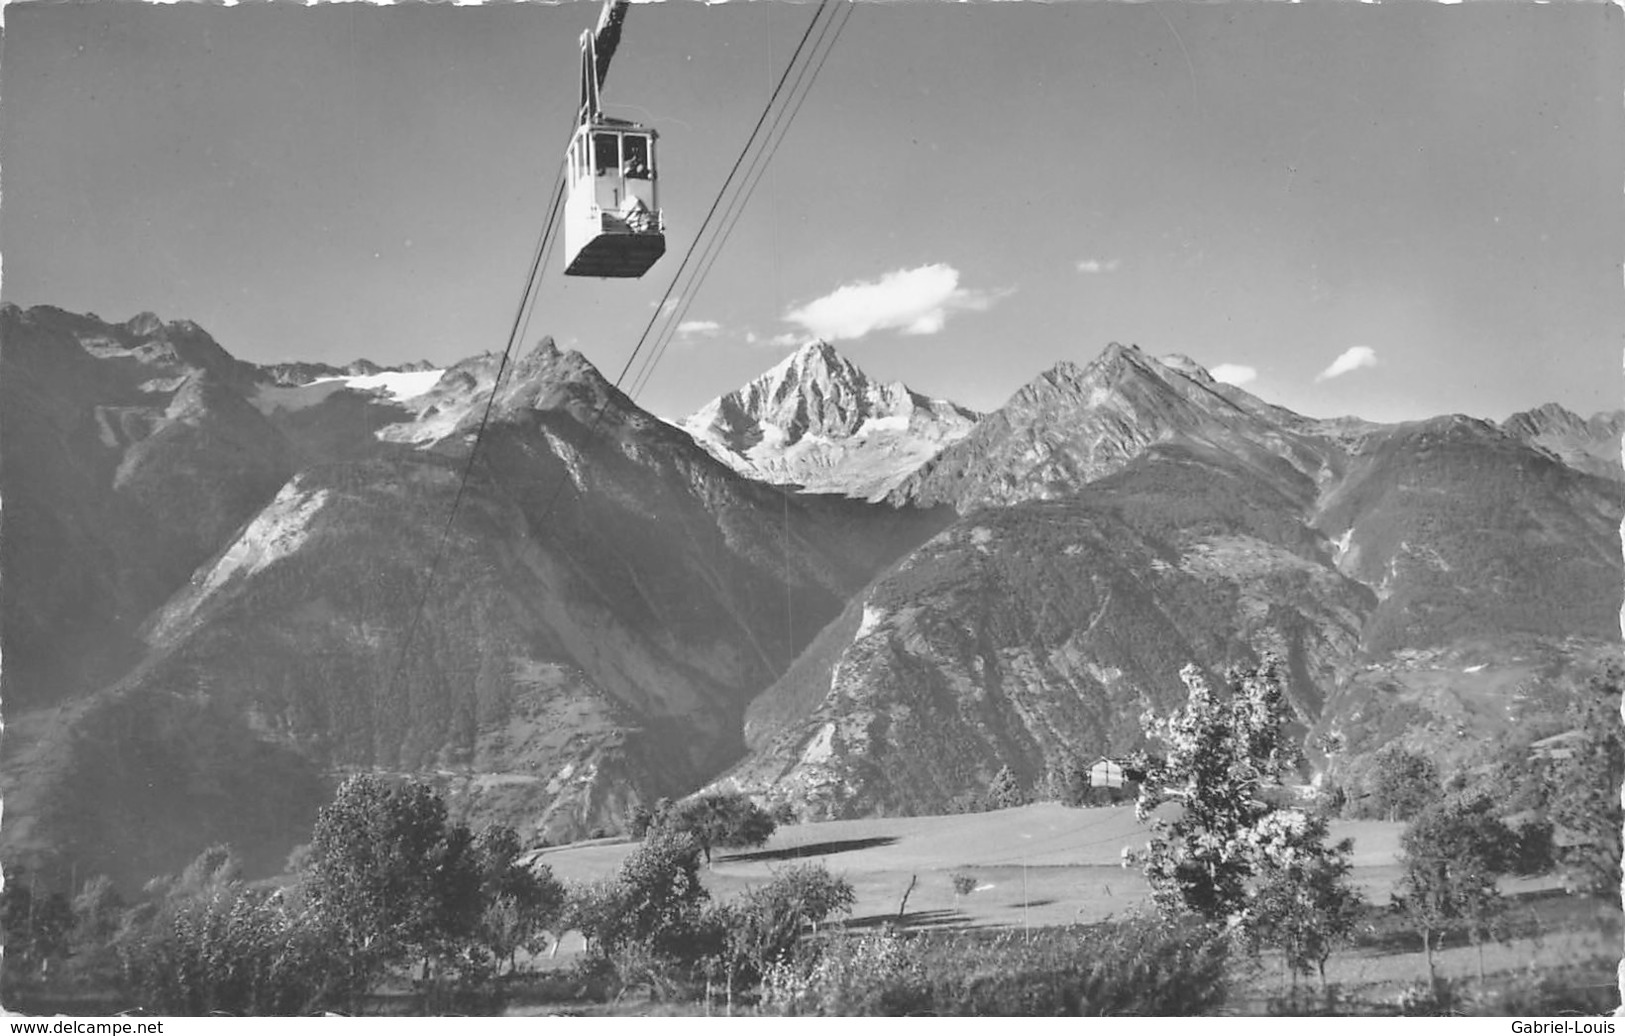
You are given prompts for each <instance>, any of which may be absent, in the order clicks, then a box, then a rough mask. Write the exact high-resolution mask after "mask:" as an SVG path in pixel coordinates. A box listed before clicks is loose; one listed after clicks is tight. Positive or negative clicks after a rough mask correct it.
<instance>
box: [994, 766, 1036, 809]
mask: <svg viewBox="0 0 1625 1036" xmlns="http://www.w3.org/2000/svg"><path fill="white" fill-rule="evenodd" d="M1026 802H1027V796H1026V795H1024V794H1022V791H1021V784H1020V782H1019V781H1017V780H1016V774H1015V771H1014V770H1012V769H1010V767H1008V766H1001V767H999V771H998V772H997V773H995V774H994V775H993V780H991V781H989V782H988V786H987V794H986V795H985V796H984V797H983V803H984V807H985V808H986V809H990V810H992V809H1009V808H1010V807H1012V806H1021V805H1025V804H1026Z"/></svg>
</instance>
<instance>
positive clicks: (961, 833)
mask: <svg viewBox="0 0 1625 1036" xmlns="http://www.w3.org/2000/svg"><path fill="white" fill-rule="evenodd" d="M1404 827H1405V825H1404V824H1401V823H1389V822H1386V821H1370V820H1367V821H1336V822H1333V824H1332V825H1331V836H1332V839H1333V840H1340V839H1342V838H1352V839H1353V840H1354V853H1353V863H1354V875H1353V877H1354V881H1355V884H1356V885H1358V886H1359V888H1360V889H1361V891H1362V892H1363V893H1364V894H1365V897H1366V899H1367V901H1368V902H1370V903H1372V904H1373V905H1375V906H1379V907H1380V906H1384V905H1386V904H1387V903H1388V902H1389V897H1390V893H1391V892H1392V891H1393V887H1394V883H1395V882H1396V881H1397V880H1398V879H1399V876H1400V868H1399V865H1398V863H1397V856H1398V852H1399V838H1400V835H1401V833H1402V832H1403V831H1404ZM1146 835H1147V829H1146V828H1145V827H1144V826H1143V825H1141V824H1139V823H1138V822H1137V821H1136V820H1135V818H1134V807H1133V806H1132V805H1122V806H1112V807H1101V808H1085V809H1069V808H1067V807H1064V806H1060V805H1057V804H1055V803H1040V804H1035V805H1030V806H1022V807H1018V808H1015V809H1006V810H999V811H996V812H990V813H972V814H956V815H952V816H936V817H892V818H875V819H867V820H843V821H831V822H825V823H817V824H798V825H793V826H789V827H784V828H781V829H780V830H779V831H777V832H776V833H775V834H774V835H773V837H772V838H771V839H769V841H768V842H767V843H766V844H765V845H763V846H761V847H759V848H756V849H748V850H718V851H717V852H716V854H715V860H714V863H713V866H712V867H711V868H710V869H709V870H706V871H703V872H702V877H703V880H704V881H705V883H706V885H707V886H708V887H709V889H710V890H711V893H712V895H713V896H714V897H717V898H723V899H725V898H727V897H729V896H731V895H733V894H735V893H736V892H738V891H739V890H740V889H743V888H745V887H747V886H749V885H752V884H756V883H759V882H763V881H766V880H768V879H770V878H771V877H772V875H773V874H774V872H775V871H778V870H781V869H783V868H785V867H790V866H795V865H798V864H802V863H822V864H823V865H824V866H825V867H827V868H828V869H829V871H830V872H831V873H833V874H836V875H839V876H841V877H844V878H845V879H846V880H848V881H850V882H851V883H852V886H853V888H854V890H855V892H856V904H855V906H854V908H853V911H852V914H851V916H850V918H849V919H848V921H847V925H848V927H860V928H861V927H868V926H873V925H877V924H880V923H883V922H884V921H887V920H890V919H892V918H895V917H896V916H897V912H898V906H899V902H900V900H901V899H902V896H903V893H904V891H905V890H906V889H908V887H909V883H910V881H911V880H912V879H914V878H916V877H917V878H918V882H917V884H916V885H915V887H914V890H913V892H912V893H910V895H909V897H908V906H907V917H906V921H907V924H908V926H909V927H910V928H914V929H925V928H1013V929H1019V928H1021V927H1022V926H1023V925H1028V926H1032V927H1039V926H1046V925H1066V924H1073V923H1079V922H1082V923H1088V922H1094V921H1101V920H1105V919H1106V918H1108V917H1111V916H1114V915H1122V914H1125V913H1128V912H1130V911H1132V910H1135V909H1144V910H1149V909H1150V894H1149V890H1148V888H1147V886H1146V883H1145V881H1144V879H1143V878H1142V877H1141V876H1140V874H1139V871H1138V869H1137V868H1130V869H1125V868H1124V867H1123V866H1122V865H1121V854H1122V850H1123V848H1124V847H1125V846H1134V847H1138V846H1142V845H1144V844H1145V840H1146ZM638 844H639V843H636V842H629V841H621V840H615V841H599V842H591V843H581V844H576V845H571V846H562V847H559V848H555V849H547V850H544V851H543V852H542V853H541V854H540V855H539V857H538V858H539V859H540V861H541V862H543V863H546V864H547V865H548V866H550V867H551V868H552V869H553V873H554V874H555V875H557V876H558V877H560V878H561V879H564V880H567V881H584V880H589V879H593V878H599V877H609V876H611V875H612V874H613V873H614V872H615V871H616V870H617V869H618V868H619V867H620V864H621V861H622V860H624V859H625V858H626V857H627V856H628V855H629V854H630V853H632V852H633V851H634V850H635V849H636V848H637V846H638ZM955 874H968V875H970V876H972V877H974V878H975V879H976V881H977V888H976V891H975V892H972V893H970V894H969V895H965V896H955V894H954V891H953V885H952V878H953V876H954V875H955ZM1558 885H1559V883H1558V881H1557V880H1556V879H1555V878H1551V877H1542V878H1518V879H1506V880H1504V881H1503V882H1502V891H1503V892H1504V893H1505V894H1506V895H1507V897H1508V899H1509V906H1508V911H1507V917H1508V921H1509V924H1510V925H1511V926H1512V928H1513V929H1514V930H1513V932H1512V933H1511V935H1510V937H1509V938H1508V939H1507V940H1506V941H1504V942H1499V943H1492V944H1489V945H1487V946H1486V947H1485V951H1484V969H1485V972H1486V975H1487V976H1488V982H1487V986H1488V987H1490V988H1498V987H1501V986H1509V985H1511V984H1513V982H1514V981H1515V980H1524V979H1526V978H1527V977H1528V976H1530V975H1532V974H1542V975H1548V976H1554V977H1555V978H1554V981H1556V982H1558V983H1559V984H1561V985H1562V986H1563V987H1564V988H1566V989H1572V990H1573V991H1574V993H1573V995H1574V997H1575V1002H1576V1003H1581V1002H1589V1001H1587V1000H1586V998H1587V997H1592V998H1596V997H1602V998H1606V997H1607V996H1608V995H1610V994H1609V989H1610V988H1611V982H1612V978H1613V969H1614V961H1616V960H1618V958H1619V956H1620V921H1619V913H1618V911H1617V910H1612V909H1606V908H1603V909H1599V907H1598V904H1595V903H1593V902H1591V901H1588V900H1583V899H1579V898H1575V897H1569V896H1566V895H1563V894H1562V893H1561V891H1560V890H1559V888H1558ZM579 948H580V941H579V936H574V935H572V936H571V937H570V938H567V939H566V941H565V942H564V944H563V945H562V946H561V948H560V953H559V956H558V958H557V961H556V963H563V962H564V961H566V960H568V959H570V958H571V957H573V956H574V955H575V952H576V951H578V950H579ZM1435 959H1436V963H1437V966H1438V972H1439V974H1440V976H1441V977H1445V978H1450V979H1453V980H1458V981H1462V982H1465V983H1467V984H1469V985H1470V986H1476V983H1477V976H1478V966H1479V965H1478V954H1477V950H1476V949H1475V948H1474V947H1472V946H1469V945H1464V944H1461V943H1460V942H1459V941H1448V942H1447V943H1446V945H1445V947H1444V948H1443V949H1442V950H1441V951H1440V952H1438V953H1437V954H1436V955H1435ZM1263 968H1264V970H1263V972H1262V973H1261V974H1260V975H1259V976H1258V977H1257V978H1256V979H1255V980H1254V981H1253V982H1251V983H1249V985H1250V986H1251V988H1250V989H1249V990H1248V991H1246V992H1241V991H1238V995H1237V996H1236V997H1235V1002H1234V1004H1233V1008H1234V1009H1236V1010H1239V1011H1241V1012H1242V1013H1261V1012H1262V1011H1263V1010H1264V1007H1265V998H1266V997H1267V996H1268V995H1269V994H1271V993H1272V992H1274V991H1276V990H1277V987H1278V986H1279V985H1280V983H1281V980H1282V978H1283V977H1284V976H1283V975H1282V973H1281V971H1280V967H1279V964H1278V963H1276V962H1275V961H1273V960H1271V959H1269V958H1268V957H1266V959H1265V960H1264V961H1263ZM1426 974H1427V970H1426V965H1425V963H1424V961H1423V957H1422V953H1421V951H1420V948H1419V943H1418V939H1417V937H1416V936H1415V935H1414V934H1413V933H1411V932H1409V931H1407V930H1404V929H1402V928H1397V927H1395V925H1394V924H1393V923H1392V921H1379V922H1377V923H1376V924H1374V925H1372V926H1370V927H1369V928H1368V929H1367V930H1366V931H1365V932H1363V933H1362V936H1361V938H1360V942H1359V944H1358V945H1356V946H1354V947H1350V948H1348V949H1345V950H1343V951H1341V952H1339V953H1337V954H1335V955H1334V956H1333V957H1332V959H1331V961H1330V962H1329V964H1328V967H1327V979H1328V981H1329V982H1331V983H1333V984H1336V985H1338V986H1341V987H1342V990H1343V992H1344V994H1345V996H1347V997H1349V998H1351V1000H1353V1001H1356V1002H1359V1003H1364V1004H1376V1003H1388V1002H1392V1001H1393V1000H1394V998H1395V997H1396V996H1397V995H1398V994H1399V992H1400V991H1401V990H1403V989H1404V988H1405V987H1407V986H1409V985H1412V984H1414V983H1416V982H1418V981H1421V980H1422V979H1424V978H1425V977H1426Z"/></svg>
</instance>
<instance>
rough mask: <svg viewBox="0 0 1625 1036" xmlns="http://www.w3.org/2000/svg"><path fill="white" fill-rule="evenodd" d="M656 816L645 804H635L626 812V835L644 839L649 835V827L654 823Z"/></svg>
mask: <svg viewBox="0 0 1625 1036" xmlns="http://www.w3.org/2000/svg"><path fill="white" fill-rule="evenodd" d="M654 820H655V815H654V814H653V813H651V812H650V811H649V807H648V806H645V805H644V804H643V803H641V802H638V803H634V804H633V805H632V806H631V807H629V808H628V809H627V811H626V833H627V834H628V835H629V836H631V837H632V838H642V837H643V836H644V835H646V834H648V833H649V826H650V825H651V824H653V823H654Z"/></svg>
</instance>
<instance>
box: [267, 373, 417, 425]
mask: <svg viewBox="0 0 1625 1036" xmlns="http://www.w3.org/2000/svg"><path fill="white" fill-rule="evenodd" d="M445 373H446V372H445V371H444V370H424V371H393V370H389V371H380V372H378V373H376V374H357V375H343V376H336V377H327V378H317V379H315V380H313V381H308V382H305V383H304V384H301V385H288V384H265V383H261V384H259V385H256V386H255V388H254V394H253V395H252V396H250V397H249V402H250V403H252V404H254V407H255V408H256V409H257V410H259V412H260V413H262V414H267V415H269V414H271V413H273V412H275V411H278V410H283V411H295V410H303V409H305V408H306V407H313V406H316V405H318V404H320V403H323V402H326V400H327V399H328V397H330V396H332V395H333V394H334V393H336V392H344V391H350V392H363V393H366V394H368V395H371V396H375V397H378V398H381V399H384V400H388V401H390V402H395V403H401V402H406V401H407V400H412V399H416V398H418V397H419V396H422V395H425V394H426V393H428V392H429V390H430V389H432V388H434V387H435V385H436V384H438V383H439V381H440V378H441V377H442V376H443V375H444V374H445Z"/></svg>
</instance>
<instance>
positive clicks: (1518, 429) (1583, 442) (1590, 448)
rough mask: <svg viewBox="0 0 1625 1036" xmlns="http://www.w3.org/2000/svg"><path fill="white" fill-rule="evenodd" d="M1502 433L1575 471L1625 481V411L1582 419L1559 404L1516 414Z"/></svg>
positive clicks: (1608, 412) (1504, 423)
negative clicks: (1623, 456)
mask: <svg viewBox="0 0 1625 1036" xmlns="http://www.w3.org/2000/svg"><path fill="white" fill-rule="evenodd" d="M1501 429H1502V431H1505V432H1506V433H1507V434H1508V435H1511V436H1513V437H1514V438H1517V439H1521V440H1522V441H1524V442H1526V443H1529V444H1531V445H1533V446H1539V447H1540V448H1542V449H1544V450H1546V451H1548V452H1549V453H1551V454H1552V455H1553V456H1555V457H1556V458H1557V459H1558V460H1561V461H1562V462H1563V463H1564V464H1567V465H1568V466H1569V467H1571V468H1578V469H1579V470H1581V471H1584V472H1586V473H1588V474H1592V475H1599V476H1601V477H1603V478H1611V479H1616V480H1625V467H1622V466H1621V461H1620V440H1621V438H1622V437H1625V410H1613V411H1607V412H1604V413H1598V414H1592V415H1591V416H1590V417H1589V418H1582V417H1581V416H1580V415H1579V414H1576V413H1573V412H1571V411H1569V410H1567V409H1565V408H1564V407H1561V406H1558V405H1557V404H1556V403H1547V404H1546V405H1545V406H1541V407H1537V408H1535V409H1534V410H1526V411H1524V412H1522V413H1518V414H1513V415H1512V416H1511V417H1509V418H1507V419H1506V420H1505V421H1504V422H1502V424H1501Z"/></svg>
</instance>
